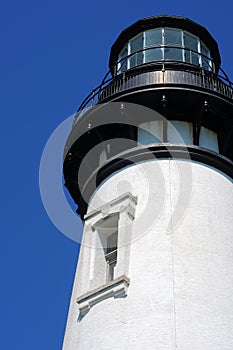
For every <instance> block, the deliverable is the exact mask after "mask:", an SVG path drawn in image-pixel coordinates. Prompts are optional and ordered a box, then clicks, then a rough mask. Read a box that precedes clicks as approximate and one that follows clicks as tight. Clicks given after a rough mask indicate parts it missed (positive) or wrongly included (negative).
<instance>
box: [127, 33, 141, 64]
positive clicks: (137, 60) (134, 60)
mask: <svg viewBox="0 0 233 350" xmlns="http://www.w3.org/2000/svg"><path fill="white" fill-rule="evenodd" d="M129 43H130V54H133V53H134V52H135V54H134V55H132V56H130V57H129V67H130V68H132V67H135V66H138V65H140V64H142V63H143V53H142V51H141V52H137V51H140V50H142V48H143V35H142V33H141V34H139V35H138V36H136V37H135V38H133V39H131V40H130V42H129Z"/></svg>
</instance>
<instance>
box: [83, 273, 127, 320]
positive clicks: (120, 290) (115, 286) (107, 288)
mask: <svg viewBox="0 0 233 350" xmlns="http://www.w3.org/2000/svg"><path fill="white" fill-rule="evenodd" d="M129 282H130V280H129V278H128V277H126V276H121V277H119V278H116V279H115V280H113V281H111V282H108V283H107V284H105V285H104V286H101V287H99V288H96V289H94V290H92V291H91V292H88V293H85V294H83V295H81V296H80V297H78V298H77V303H78V305H79V311H80V316H81V317H83V316H85V315H86V314H87V313H88V312H89V310H90V309H91V307H92V306H94V305H95V304H97V303H99V302H100V301H102V300H104V299H107V298H110V297H114V298H122V297H126V296H127V290H128V287H129Z"/></svg>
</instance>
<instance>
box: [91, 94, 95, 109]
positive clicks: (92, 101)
mask: <svg viewBox="0 0 233 350" xmlns="http://www.w3.org/2000/svg"><path fill="white" fill-rule="evenodd" d="M91 95H92V96H91V103H92V107H93V106H94V105H95V92H94V90H92V91H91Z"/></svg>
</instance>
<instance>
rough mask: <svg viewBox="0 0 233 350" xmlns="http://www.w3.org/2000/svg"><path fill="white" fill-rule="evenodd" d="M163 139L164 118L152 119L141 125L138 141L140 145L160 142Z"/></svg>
mask: <svg viewBox="0 0 233 350" xmlns="http://www.w3.org/2000/svg"><path fill="white" fill-rule="evenodd" d="M163 139H164V138H163V120H152V121H148V122H145V123H142V124H140V125H139V127H138V143H139V144H140V145H149V144H151V143H160V142H163Z"/></svg>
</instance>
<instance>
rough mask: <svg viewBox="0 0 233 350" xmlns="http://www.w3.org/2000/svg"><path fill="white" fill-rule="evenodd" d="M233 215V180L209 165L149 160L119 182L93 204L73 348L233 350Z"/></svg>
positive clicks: (118, 175) (72, 315) (73, 316)
mask: <svg viewBox="0 0 233 350" xmlns="http://www.w3.org/2000/svg"><path fill="white" fill-rule="evenodd" d="M232 209H233V186H232V179H230V178H229V177H227V176H226V175H225V174H224V173H222V172H220V171H218V170H216V169H214V168H212V167H210V166H207V165H205V164H204V163H200V162H195V161H188V160H181V159H180V160H178V159H176V160H171V159H170V160H169V159H160V160H148V161H143V162H140V163H138V164H133V165H130V166H128V167H125V168H123V169H121V170H119V171H117V172H115V173H113V174H112V175H111V176H109V177H108V178H107V179H106V180H105V181H104V182H103V183H102V184H101V185H100V186H99V187H98V189H97V191H96V192H95V193H94V195H93V196H92V198H91V200H90V202H89V207H88V212H87V214H86V219H85V227H84V234H83V245H82V248H81V252H80V256H79V262H78V268H77V273H76V277H75V283H74V289H73V294H72V299H71V304H70V311H69V315H68V322H67V329H66V335H65V340H64V345H63V350H84V349H88V350H92V349H93V350H96V349H98V350H100V349H101V350H109V349H114V350H118V349H119V350H122V349H127V350H131V349H134V350H135V349H138V350H141V349H145V350H146V349H148V350H151V349H158V350H159V349H161V350H166V349H167V350H168V349H169V350H170V349H175V348H177V349H179V350H193V349H203V350H208V349H211V350H213V349H214V350H222V349H224V350H232V349H233V335H232V329H233V316H232V310H233V295H232V290H233V250H232V246H233V236H232V232H233V215H232ZM108 220H110V221H111V220H113V221H112V222H113V224H112V225H113V226H114V225H116V226H117V230H118V247H117V263H116V266H115V268H114V280H113V281H111V280H110V281H109V282H108V281H106V280H105V279H106V270H104V269H103V262H104V259H105V258H104V244H103V241H102V238H103V235H105V236H106V235H107V233H106V232H108V230H109V227H110V226H111V225H110V226H109V224H107V223H108V222H109V221H108ZM114 220H115V221H114ZM103 227H104V229H105V230H104V231H103ZM102 232H104V233H103V235H102ZM101 235H102V236H101ZM101 237H102V238H101ZM103 286H104V288H103Z"/></svg>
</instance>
